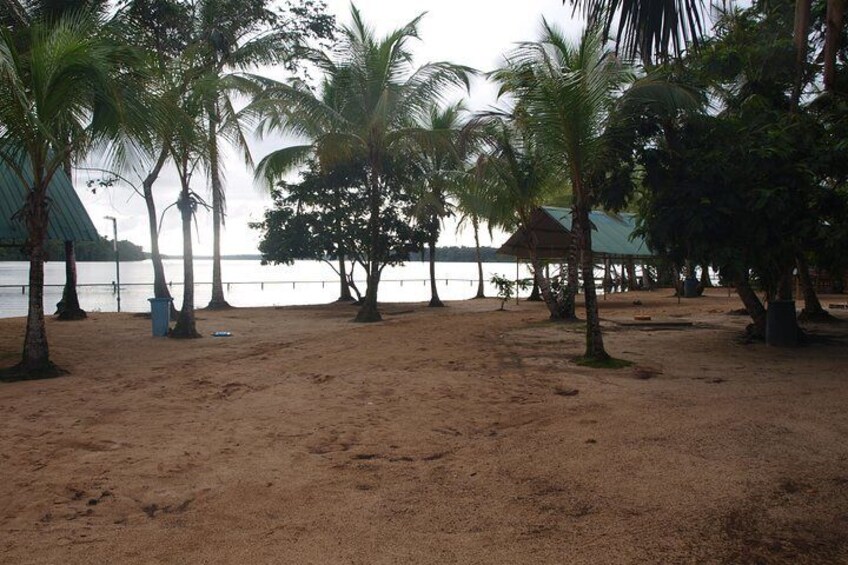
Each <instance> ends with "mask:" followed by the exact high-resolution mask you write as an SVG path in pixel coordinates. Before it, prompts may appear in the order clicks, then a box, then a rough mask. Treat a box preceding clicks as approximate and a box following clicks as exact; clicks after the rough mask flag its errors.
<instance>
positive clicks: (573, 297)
mask: <svg viewBox="0 0 848 565" xmlns="http://www.w3.org/2000/svg"><path fill="white" fill-rule="evenodd" d="M566 269H567V270H566V272H565V273H566V274H565V279H566V288H567V290H566V292H567V294H568V296H567V298H566V302H565V309H564V311H563V313H564V317H565V318H566V319H569V320H576V319H577V295H578V294H580V275H579V272H578V271H579V267H578V265H577V240H576V239H575V238H574V237H572V238H571V241H570V242H569V244H568V261H567V262H566Z"/></svg>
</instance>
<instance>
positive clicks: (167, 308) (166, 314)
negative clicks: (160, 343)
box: [147, 298, 174, 337]
mask: <svg viewBox="0 0 848 565" xmlns="http://www.w3.org/2000/svg"><path fill="white" fill-rule="evenodd" d="M147 301H148V302H150V320H151V321H152V322H153V337H165V336H166V335H168V329H169V324H170V322H171V302H173V301H174V299H173V298H148V299H147Z"/></svg>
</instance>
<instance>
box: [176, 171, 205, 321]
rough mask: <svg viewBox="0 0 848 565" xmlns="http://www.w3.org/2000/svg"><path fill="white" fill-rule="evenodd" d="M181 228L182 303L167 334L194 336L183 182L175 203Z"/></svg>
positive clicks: (187, 202)
mask: <svg viewBox="0 0 848 565" xmlns="http://www.w3.org/2000/svg"><path fill="white" fill-rule="evenodd" d="M177 207H178V208H179V211H180V218H181V220H182V228H183V304H182V308H181V309H180V313H179V315H178V316H177V324H176V325H175V326H174V329H173V330H171V333H170V334H169V335H170V337H177V338H196V337H200V334H199V333H197V328H196V326H195V319H194V254H193V250H192V242H191V220H192V202H191V195H190V194H189V190H188V186H187V185H186V184H185V183H183V189H182V193H181V194H180V200H179V202H178V203H177Z"/></svg>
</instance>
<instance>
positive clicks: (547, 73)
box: [495, 21, 634, 361]
mask: <svg viewBox="0 0 848 565" xmlns="http://www.w3.org/2000/svg"><path fill="white" fill-rule="evenodd" d="M495 76H496V78H497V79H498V80H499V81H500V82H501V83H502V85H503V86H502V89H503V90H504V91H505V92H509V93H510V94H511V95H513V96H515V97H516V98H517V99H518V100H519V103H520V104H521V105H522V106H523V107H524V109H525V111H526V124H527V129H528V130H529V131H530V132H532V134H533V136H534V137H535V139H536V142H537V143H539V144H540V145H542V146H543V147H544V148H545V151H546V152H547V154H548V155H549V156H550V157H551V158H552V159H553V162H554V163H555V164H556V166H558V167H560V170H561V172H562V174H563V175H564V176H565V178H567V179H568V182H569V184H570V186H571V190H572V193H573V210H572V213H573V229H572V232H573V233H574V234H575V236H576V240H577V249H578V253H579V255H580V266H581V274H582V277H583V282H584V297H585V303H586V353H585V357H586V358H587V359H592V360H597V361H603V360H606V359H607V358H609V355H608V354H607V352H606V350H605V349H604V343H603V336H602V334H601V326H600V318H599V316H598V301H597V294H596V290H595V285H594V280H595V277H594V261H593V258H592V225H591V223H590V221H589V211H590V209H591V207H592V204H593V200H592V197H593V194H592V186H591V184H590V182H591V179H592V178H593V177H594V176H595V175H596V172H597V171H601V170H603V169H604V167H605V165H606V164H605V162H604V156H605V151H604V142H605V139H606V135H605V134H606V132H607V130H608V129H609V127H610V125H611V124H610V121H609V118H610V116H611V114H612V110H613V108H614V106H615V104H616V99H617V97H618V95H619V93H620V92H621V90H622V89H623V88H625V87H626V86H627V85H629V84H630V83H631V82H632V81H633V80H634V75H633V73H632V72H631V70H630V69H629V68H627V67H625V66H623V65H622V64H621V63H620V61H619V60H618V59H617V58H616V57H615V56H614V54H613V53H612V52H610V51H609V50H607V49H606V48H605V46H604V42H603V40H602V39H601V36H600V35H599V34H598V33H596V32H595V30H593V29H591V28H589V29H587V30H586V31H585V32H584V34H583V36H582V38H581V40H580V42H579V43H576V44H572V43H570V42H569V41H568V40H566V39H565V37H564V35H563V33H562V32H561V31H560V30H558V29H557V28H555V27H553V26H551V25H550V24H548V22H546V21H543V34H542V37H541V39H540V40H539V41H537V42H533V43H524V44H522V45H521V46H519V47H518V48H517V49H516V50H515V51H514V52H513V53H512V55H511V56H510V57H509V59H508V63H507V66H506V67H504V68H503V69H501V70H500V71H498V72H497V73H496V75H495Z"/></svg>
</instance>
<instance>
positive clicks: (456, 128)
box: [413, 103, 463, 307]
mask: <svg viewBox="0 0 848 565" xmlns="http://www.w3.org/2000/svg"><path fill="white" fill-rule="evenodd" d="M462 112H463V106H462V103H456V104H452V105H449V106H447V107H445V108H440V107H439V106H435V105H434V106H433V107H432V108H431V109H430V112H429V113H428V115H427V116H426V118H425V120H424V121H423V123H421V124H420V127H421V129H422V130H423V131H427V132H431V133H432V134H434V135H439V136H441V139H436V140H435V141H437V142H438V143H436V144H435V145H434V144H433V143H432V141H433V140H432V139H427V140H425V141H426V143H425V144H424V145H422V146H421V147H419V148H418V150H417V151H415V152H414V154H413V163H415V168H416V169H417V170H418V173H419V175H418V176H419V177H420V179H421V183H420V184H421V191H420V194H419V195H418V202H417V204H416V207H415V216H416V218H417V219H418V222H419V223H421V224H422V225H423V226H424V227H425V228H426V231H427V234H428V237H427V247H428V251H429V261H430V304H429V306H430V307H443V306H444V303H443V302H442V301H441V299H440V298H439V291H438V288H437V286H436V244H437V243H438V241H439V233H440V232H441V227H442V220H443V219H444V218H445V217H447V216H448V215H450V203H449V202H448V191H449V185H450V177H451V175H453V174H456V173H457V172H458V171H459V169H460V167H461V166H462V159H461V157H460V155H459V153H458V146H457V144H456V143H453V139H452V138H456V137H457V134H458V133H459V132H460V130H461V128H462V122H461V120H462ZM428 137H431V136H428Z"/></svg>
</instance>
